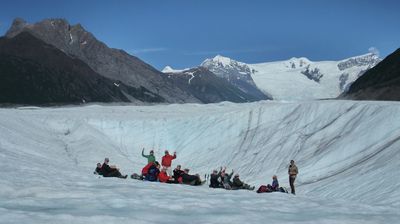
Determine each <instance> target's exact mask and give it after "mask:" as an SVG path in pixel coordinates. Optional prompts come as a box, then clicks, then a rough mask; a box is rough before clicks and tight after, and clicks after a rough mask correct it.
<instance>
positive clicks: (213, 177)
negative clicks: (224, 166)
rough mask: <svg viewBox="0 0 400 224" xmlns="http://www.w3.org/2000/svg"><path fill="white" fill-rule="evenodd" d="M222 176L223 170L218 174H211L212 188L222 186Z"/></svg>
mask: <svg viewBox="0 0 400 224" xmlns="http://www.w3.org/2000/svg"><path fill="white" fill-rule="evenodd" d="M220 176H221V172H219V173H218V174H213V173H212V174H211V176H210V187H212V188H220V187H222V184H221V182H220V181H219V180H218V179H219V177H220Z"/></svg>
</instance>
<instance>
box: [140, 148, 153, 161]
mask: <svg viewBox="0 0 400 224" xmlns="http://www.w3.org/2000/svg"><path fill="white" fill-rule="evenodd" d="M142 156H143V157H144V158H147V164H149V163H154V162H155V161H156V157H155V156H154V150H150V154H149V155H145V154H144V148H143V149H142Z"/></svg>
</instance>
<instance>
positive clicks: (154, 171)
mask: <svg viewBox="0 0 400 224" xmlns="http://www.w3.org/2000/svg"><path fill="white" fill-rule="evenodd" d="M159 174H160V170H159V169H158V168H157V166H156V165H154V164H153V165H152V166H150V168H149V171H148V173H147V174H146V177H145V180H148V181H157V180H158V175H159Z"/></svg>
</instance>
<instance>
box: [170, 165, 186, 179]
mask: <svg viewBox="0 0 400 224" xmlns="http://www.w3.org/2000/svg"><path fill="white" fill-rule="evenodd" d="M182 174H183V170H181V165H178V166H176V168H175V169H174V175H173V176H172V177H173V178H174V179H175V182H176V183H179V179H180V178H181V177H182ZM181 179H182V178H181Z"/></svg>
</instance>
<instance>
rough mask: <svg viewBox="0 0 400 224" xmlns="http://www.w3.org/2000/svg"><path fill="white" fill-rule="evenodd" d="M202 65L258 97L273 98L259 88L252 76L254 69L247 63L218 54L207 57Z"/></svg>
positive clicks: (263, 98) (262, 98)
mask: <svg viewBox="0 0 400 224" xmlns="http://www.w3.org/2000/svg"><path fill="white" fill-rule="evenodd" d="M200 66H201V67H204V68H207V69H208V70H210V71H211V72H212V73H214V74H215V75H217V76H218V77H220V78H223V79H226V80H227V81H228V82H229V83H231V84H232V85H233V86H235V87H237V88H239V89H240V90H241V91H243V92H245V93H247V94H248V95H251V96H253V97H254V98H256V99H259V100H267V99H271V96H268V95H266V93H263V92H261V91H260V90H259V89H258V88H257V86H256V84H255V83H254V81H253V79H252V77H251V74H252V70H251V69H250V67H249V66H248V65H246V64H245V63H242V62H238V61H235V60H232V59H230V58H227V57H223V56H221V55H217V56H215V57H214V58H212V59H206V60H205V61H203V63H201V65H200Z"/></svg>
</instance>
